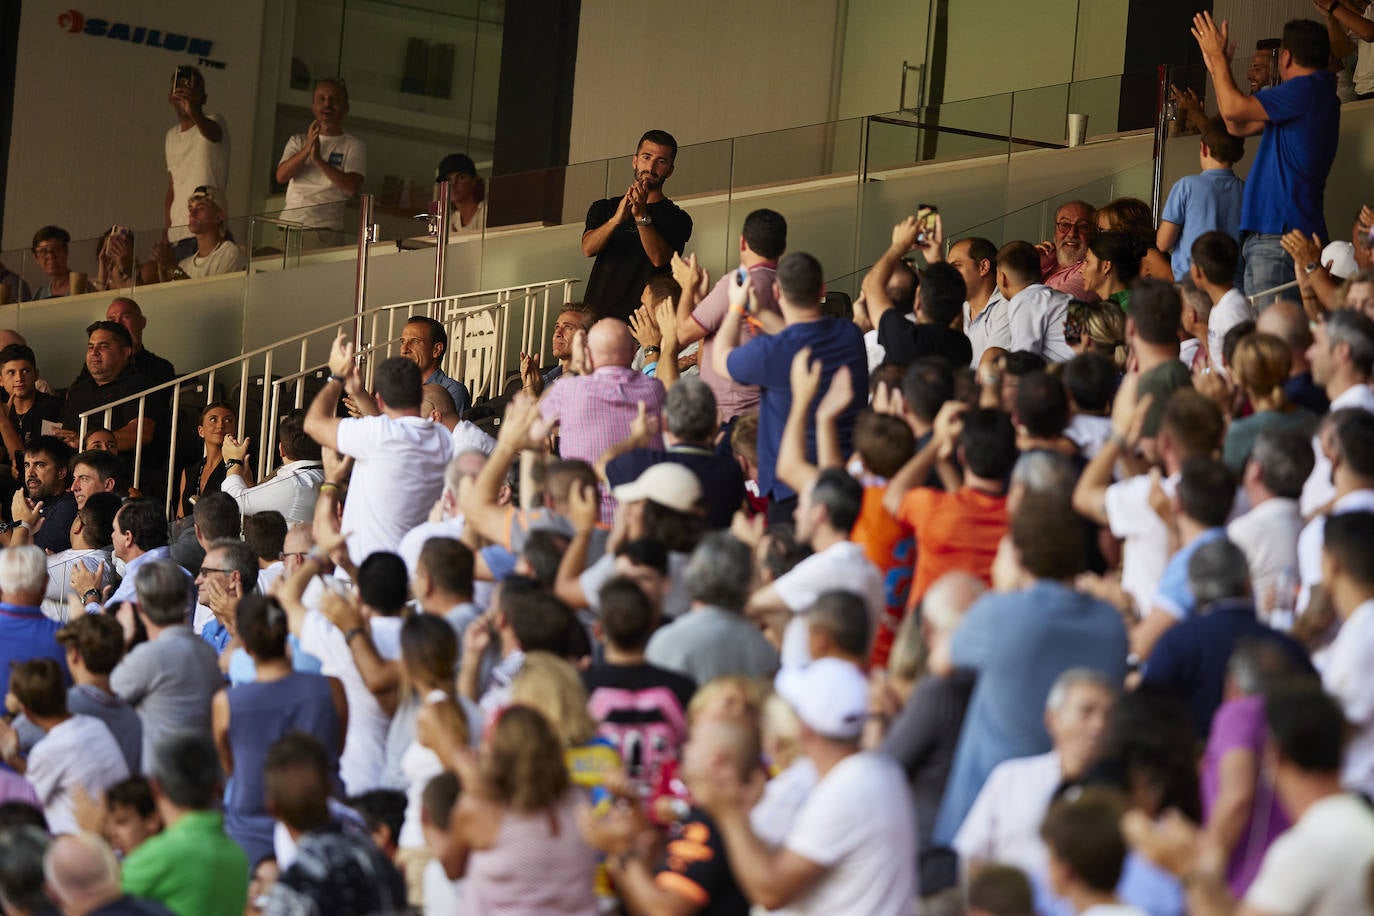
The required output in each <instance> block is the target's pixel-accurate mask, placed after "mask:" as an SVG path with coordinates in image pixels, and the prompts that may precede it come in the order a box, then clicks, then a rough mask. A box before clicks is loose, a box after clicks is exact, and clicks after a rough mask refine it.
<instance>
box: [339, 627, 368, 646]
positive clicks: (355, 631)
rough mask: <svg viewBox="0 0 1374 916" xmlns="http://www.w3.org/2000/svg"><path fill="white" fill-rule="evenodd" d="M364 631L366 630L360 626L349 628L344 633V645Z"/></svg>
mask: <svg viewBox="0 0 1374 916" xmlns="http://www.w3.org/2000/svg"><path fill="white" fill-rule="evenodd" d="M366 632H367V630H364V629H363V628H362V627H354V628H353V629H351V630H349V631H348V632H347V633H345V634H344V645H345V646H347V645H349V644H350V643H352V642H353V637H355V636H362V635H363V634H364V633H366Z"/></svg>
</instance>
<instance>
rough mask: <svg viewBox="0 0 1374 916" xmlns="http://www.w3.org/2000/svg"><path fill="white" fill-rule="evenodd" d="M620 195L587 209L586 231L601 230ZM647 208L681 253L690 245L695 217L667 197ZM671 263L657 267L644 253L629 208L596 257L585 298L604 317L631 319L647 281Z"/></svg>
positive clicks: (661, 232)
mask: <svg viewBox="0 0 1374 916" xmlns="http://www.w3.org/2000/svg"><path fill="white" fill-rule="evenodd" d="M620 200H621V199H620V198H619V197H608V198H606V199H605V200H598V201H597V202H596V203H594V204H592V205H591V207H589V208H588V210H587V228H586V229H585V230H584V231H585V232H591V231H592V230H593V229H600V228H601V227H602V226H604V225H606V223H607V222H608V221H609V220H610V219H611V218H612V217H614V216H615V209H616V207H618V206H619V205H620ZM645 210H646V211H647V212H648V214H649V218H650V219H652V220H653V221H654V222H653V227H654V228H655V229H657V230H658V234H659V235H661V236H662V237H663V241H665V242H667V243H668V247H670V248H672V249H673V250H674V251H676V252H677V253H678V254H681V253H682V250H683V249H684V248H686V247H687V240H688V239H689V238H691V237H692V218H691V217H690V216H688V215H687V211H686V210H683V209H682V208H681V207H679V206H678V205H677V204H675V203H673V202H672V201H671V200H669V199H668V198H666V197H665V198H663V200H660V201H656V202H655V203H651V204H646V205H645ZM667 270H668V265H666V264H665V265H663V266H662V267H654V262H653V261H650V260H649V256H648V255H647V254H645V253H644V243H643V242H641V241H640V239H639V227H638V226H636V225H635V221H634V217H633V216H631V215H630V213H629V210H628V208H627V210H626V213H625V219H624V220H623V221H622V222H621V224H620V225H619V226H617V227H616V229H615V231H614V232H612V233H611V237H610V238H609V239H607V240H606V246H605V247H604V248H602V249H601V253H600V254H598V255H597V256H596V263H595V264H593V265H592V274H591V276H590V277H588V278H587V291H586V293H585V301H586V302H588V303H589V304H591V305H594V306H596V309H597V311H598V312H600V313H601V315H602V316H603V317H605V316H613V317H615V318H622V319H626V320H628V319H629V317H630V313H631V312H633V311H634V310H635V309H637V308H639V297H640V295H641V294H642V293H643V292H644V284H646V283H648V282H649V278H650V277H651V276H653V275H654V274H656V273H666V272H667Z"/></svg>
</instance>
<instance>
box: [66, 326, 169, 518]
mask: <svg viewBox="0 0 1374 916" xmlns="http://www.w3.org/2000/svg"><path fill="white" fill-rule="evenodd" d="M133 355H134V341H133V337H132V335H130V334H129V330H128V328H126V327H124V325H122V324H118V323H116V322H113V321H97V322H95V323H94V324H92V325H91V326H90V327H88V328H86V368H85V371H83V372H82V373H81V374H80V375H78V376H77V377H76V381H74V382H72V386H71V387H70V388H69V389H67V403H66V405H65V406H64V407H63V408H62V430H63V431H62V433H61V436H62V438H63V439H65V440H66V441H67V442H68V444H70V445H73V446H75V445H76V439H77V436H78V435H79V433H80V430H81V414H82V413H83V412H85V411H88V410H94V409H96V408H98V407H103V406H104V405H106V404H109V403H111V402H112V401H118V400H120V399H121V398H126V397H128V396H130V395H133V394H137V393H138V392H140V391H143V390H145V389H148V388H151V387H153V385H154V384H156V383H155V382H153V381H152V379H150V378H148V377H147V376H146V375H144V374H143V373H142V372H139V371H138V369H137V368H136V367H135V366H134V365H133ZM166 403H167V398H166V396H165V395H162V396H159V397H155V398H150V399H149V402H148V404H147V406H146V407H145V408H144V411H143V422H142V425H141V426H140V424H139V419H138V402H137V401H130V402H128V403H127V404H121V405H119V406H118V407H115V408H114V409H113V416H112V417H111V418H110V422H109V423H108V424H106V423H104V422H103V419H104V417H103V415H97V416H96V417H94V418H92V420H93V421H94V422H93V423H92V425H95V426H102V425H104V426H108V427H109V428H110V429H111V430H113V431H114V435H115V444H116V446H117V447H118V449H119V452H120V453H121V454H124V455H130V456H131V455H132V454H133V452H134V446H135V444H136V443H137V442H138V441H139V440H142V442H143V446H144V453H143V461H144V465H145V467H146V468H147V469H149V471H150V473H147V474H144V475H143V478H144V484H145V486H144V489H145V491H146V490H147V485H150V484H155V483H156V482H157V480H159V479H160V478H161V477H162V474H161V473H158V472H156V471H153V470H152V469H154V468H157V467H158V465H157V464H156V461H157V459H158V456H159V455H160V456H162V457H164V458H165V457H166V454H167V448H166V446H167V443H166V442H159V439H166V436H165V435H164V436H161V437H159V436H157V431H158V429H159V427H160V426H162V425H163V424H164V422H165V413H166Z"/></svg>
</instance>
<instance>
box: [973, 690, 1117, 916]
mask: <svg viewBox="0 0 1374 916" xmlns="http://www.w3.org/2000/svg"><path fill="white" fill-rule="evenodd" d="M1116 694H1117V685H1116V684H1114V683H1112V682H1111V681H1109V680H1108V679H1107V677H1106V675H1104V674H1102V672H1100V671H1096V670H1093V669H1091V668H1070V669H1069V670H1067V671H1065V672H1064V673H1062V674H1060V675H1059V677H1058V678H1056V679H1055V682H1054V685H1053V686H1052V687H1051V688H1050V693H1049V696H1048V697H1047V698H1046V700H1045V713H1044V720H1045V730H1046V731H1047V732H1049V735H1050V741H1051V746H1052V750H1050V751H1049V752H1047V753H1044V754H1039V755H1036V756H1033V757H1018V758H1014V759H1011V760H1006V761H1003V762H1002V763H999V764H998V765H997V766H996V767H995V768H994V769H993V770H992V772H991V773H989V774H988V778H987V781H986V782H985V783H983V787H982V789H980V790H979V792H978V797H977V799H975V800H974V802H973V807H972V808H970V809H969V812H968V816H967V817H965V818H964V822H963V824H961V825H960V826H959V832H958V833H957V834H956V835H955V837H954V848H955V850H956V851H958V853H959V859H960V862H961V864H962V865H963V867H964V869H965V870H966V871H967V873H968V874H969V875H976V874H977V873H978V872H979V871H980V870H981V869H982V868H984V867H985V866H986V865H988V864H990V863H994V862H999V863H1001V864H1003V865H1012V866H1015V867H1017V868H1019V869H1021V870H1022V871H1023V872H1025V873H1026V874H1027V875H1032V876H1040V877H1043V876H1044V875H1046V873H1047V872H1048V873H1050V874H1053V864H1052V858H1051V857H1052V853H1053V850H1052V849H1047V848H1046V844H1045V842H1044V841H1043V840H1042V838H1041V834H1040V827H1041V824H1042V823H1044V821H1045V814H1046V812H1047V811H1049V810H1050V803H1051V801H1053V799H1054V797H1055V794H1056V791H1057V790H1058V789H1059V787H1060V786H1061V785H1063V784H1064V783H1066V782H1067V783H1072V782H1076V781H1078V780H1079V779H1081V778H1082V776H1083V774H1084V773H1085V772H1087V769H1088V767H1089V766H1090V765H1091V764H1092V763H1093V762H1094V760H1095V755H1096V754H1097V745H1098V741H1099V740H1100V739H1101V737H1102V733H1103V731H1104V730H1105V729H1106V726H1107V716H1108V714H1109V712H1110V710H1111V708H1112V704H1113V703H1114V702H1115V701H1116ZM1111 886H1112V887H1115V886H1116V882H1115V881H1113V882H1112V885H1111ZM1056 893H1059V892H1058V891H1056ZM1061 896H1062V895H1061Z"/></svg>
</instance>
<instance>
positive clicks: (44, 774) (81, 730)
mask: <svg viewBox="0 0 1374 916" xmlns="http://www.w3.org/2000/svg"><path fill="white" fill-rule="evenodd" d="M24 775H25V777H26V778H27V779H28V781H29V782H30V783H31V784H32V785H33V789H34V791H35V792H36V793H38V800H39V801H41V802H42V803H43V814H44V815H45V816H46V817H47V819H48V829H49V830H50V831H51V832H52V833H53V835H56V834H59V833H76V832H77V831H78V830H79V829H80V828H79V827H78V826H77V823H76V808H75V805H74V804H73V802H72V797H71V791H72V790H73V789H75V788H76V787H77V786H81V787H82V788H84V789H85V790H86V791H87V792H88V793H89V794H90V795H91V796H92V797H93V798H94V797H98V796H99V794H100V793H101V792H104V791H105V790H106V789H108V788H109V787H110V786H112V785H114V784H115V783H117V782H119V781H121V780H124V779H128V778H129V765H128V764H127V763H126V762H125V761H124V753H123V752H122V751H121V750H120V749H119V742H118V741H116V740H115V736H114V735H112V734H111V733H110V729H109V726H107V725H106V724H105V723H104V722H102V721H100V720H99V719H97V718H95V717H94V716H72V717H71V718H70V719H67V720H66V721H65V722H59V723H58V724H57V725H54V726H53V727H52V730H51V731H49V732H48V733H47V734H46V735H44V736H43V737H42V738H40V739H39V741H38V743H37V744H35V745H34V746H33V750H31V751H29V760H28V771H27V772H26V773H25V774H24Z"/></svg>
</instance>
